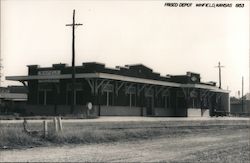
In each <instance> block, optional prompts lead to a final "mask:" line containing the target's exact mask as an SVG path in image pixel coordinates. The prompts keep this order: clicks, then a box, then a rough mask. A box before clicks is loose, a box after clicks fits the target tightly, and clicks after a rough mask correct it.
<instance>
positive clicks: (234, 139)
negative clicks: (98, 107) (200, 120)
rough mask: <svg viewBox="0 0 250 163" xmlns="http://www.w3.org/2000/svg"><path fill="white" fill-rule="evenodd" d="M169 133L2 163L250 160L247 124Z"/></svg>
mask: <svg viewBox="0 0 250 163" xmlns="http://www.w3.org/2000/svg"><path fill="white" fill-rule="evenodd" d="M163 129H166V128H163ZM166 130H167V129H166ZM180 130H181V129H180ZM192 130H193V131H194V132H192ZM170 133H171V134H169V135H163V136H159V137H156V138H153V139H146V140H139V141H138V140H136V141H123V142H115V143H102V144H86V145H64V146H57V147H37V148H31V149H22V150H16V149H15V150H7V151H3V150H2V151H0V161H1V162H16V161H17V162H40V161H42V162H51V161H56V162H86V161H87V162H88V161H91V162H99V161H101V162H148V161H149V162H166V161H167V162H168V161H170V162H229V163H230V162H232V163H234V162H249V161H250V128H249V126H248V125H243V126H241V125H239V126H238V125H233V126H231V127H225V128H223V127H222V128H221V127H211V128H209V127H206V128H204V129H195V128H194V129H191V130H190V132H188V133H184V134H179V133H181V132H179V131H176V133H175V132H170Z"/></svg>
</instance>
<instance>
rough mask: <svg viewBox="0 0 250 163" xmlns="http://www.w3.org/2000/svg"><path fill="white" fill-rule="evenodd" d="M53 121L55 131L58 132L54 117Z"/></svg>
mask: <svg viewBox="0 0 250 163" xmlns="http://www.w3.org/2000/svg"><path fill="white" fill-rule="evenodd" d="M53 123H54V130H55V133H56V132H58V125H57V121H56V117H54V118H53Z"/></svg>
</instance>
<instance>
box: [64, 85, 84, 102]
mask: <svg viewBox="0 0 250 163" xmlns="http://www.w3.org/2000/svg"><path fill="white" fill-rule="evenodd" d="M83 93H84V91H83V88H82V84H81V83H76V84H75V90H74V96H75V99H74V105H83V104H84V101H85V100H84V95H83ZM72 98H73V97H72V84H68V85H67V95H66V103H67V104H68V105H71V104H72Z"/></svg>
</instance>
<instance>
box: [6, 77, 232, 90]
mask: <svg viewBox="0 0 250 163" xmlns="http://www.w3.org/2000/svg"><path fill="white" fill-rule="evenodd" d="M75 77H76V78H85V79H92V78H101V79H111V80H119V81H126V82H134V83H143V84H154V85H160V86H169V87H179V88H199V89H208V90H212V91H213V92H221V93H229V92H230V91H228V90H223V89H219V88H218V87H215V86H210V85H205V84H181V83H174V82H168V81H159V80H153V79H144V78H136V77H129V76H122V75H116V74H108V73H81V74H76V75H75ZM71 78H72V75H71V74H61V75H30V76H7V77H6V80H12V81H29V80H53V79H71Z"/></svg>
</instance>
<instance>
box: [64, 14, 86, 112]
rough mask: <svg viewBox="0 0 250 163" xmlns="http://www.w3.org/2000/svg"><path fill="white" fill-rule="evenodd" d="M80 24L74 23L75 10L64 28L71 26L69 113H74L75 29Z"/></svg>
mask: <svg viewBox="0 0 250 163" xmlns="http://www.w3.org/2000/svg"><path fill="white" fill-rule="evenodd" d="M80 25H82V24H76V23H75V10H73V23H72V24H66V26H72V88H71V89H72V101H71V113H73V112H74V109H75V80H76V79H75V74H76V70H75V27H76V26H80Z"/></svg>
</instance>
